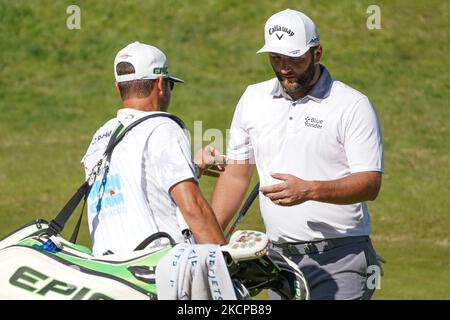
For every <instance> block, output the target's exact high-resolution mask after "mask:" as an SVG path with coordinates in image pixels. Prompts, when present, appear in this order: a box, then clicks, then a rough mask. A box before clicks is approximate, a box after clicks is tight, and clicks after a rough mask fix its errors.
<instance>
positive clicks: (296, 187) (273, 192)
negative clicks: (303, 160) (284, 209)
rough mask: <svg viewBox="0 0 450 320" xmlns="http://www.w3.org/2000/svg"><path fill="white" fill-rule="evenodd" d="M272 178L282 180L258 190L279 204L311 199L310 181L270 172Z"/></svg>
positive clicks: (296, 202)
mask: <svg viewBox="0 0 450 320" xmlns="http://www.w3.org/2000/svg"><path fill="white" fill-rule="evenodd" d="M270 175H271V176H272V177H273V178H275V179H278V180H281V181H283V182H282V183H278V184H274V185H271V186H266V187H262V188H260V191H261V192H262V193H263V194H264V195H265V196H266V197H268V198H269V199H270V200H272V201H273V202H274V203H275V204H277V205H280V206H294V205H297V204H301V203H303V202H305V201H308V200H312V199H311V187H312V185H311V181H305V180H302V179H300V178H297V177H296V176H293V175H291V174H284V173H271V174H270Z"/></svg>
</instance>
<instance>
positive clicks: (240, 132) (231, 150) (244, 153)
mask: <svg viewBox="0 0 450 320" xmlns="http://www.w3.org/2000/svg"><path fill="white" fill-rule="evenodd" d="M246 93H247V91H246V92H244V94H243V95H242V97H241V99H240V100H239V102H238V104H237V106H236V110H235V111H234V116H233V121H232V122H231V128H230V138H229V141H228V147H227V157H228V158H229V159H231V160H247V159H251V160H253V159H254V152H253V146H252V144H251V141H250V135H249V128H248V120H247V119H246V117H245V112H246V111H247V110H246V96H247V95H246Z"/></svg>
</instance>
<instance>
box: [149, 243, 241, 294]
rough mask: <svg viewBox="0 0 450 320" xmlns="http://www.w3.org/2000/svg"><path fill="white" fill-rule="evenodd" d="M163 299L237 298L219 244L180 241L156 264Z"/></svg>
mask: <svg viewBox="0 0 450 320" xmlns="http://www.w3.org/2000/svg"><path fill="white" fill-rule="evenodd" d="M156 288H157V292H158V299H159V300H236V294H235V292H234V288H233V284H232V282H231V278H230V274H229V273H228V269H227V266H226V264H225V259H224V258H223V254H222V252H221V251H220V248H219V246H218V245H211V244H195V245H192V244H186V243H180V244H177V245H176V246H175V247H174V248H173V249H172V251H170V252H169V253H168V254H167V255H166V256H165V257H164V258H162V259H161V261H160V262H159V264H158V266H157V267H156Z"/></svg>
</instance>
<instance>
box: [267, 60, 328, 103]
mask: <svg viewBox="0 0 450 320" xmlns="http://www.w3.org/2000/svg"><path fill="white" fill-rule="evenodd" d="M333 81H334V80H333V78H332V77H331V75H330V73H329V72H328V70H327V68H325V66H323V65H320V77H319V80H317V82H316V84H314V86H313V87H312V88H311V90H309V92H308V94H307V95H306V96H305V97H304V98H300V99H299V100H303V99H306V98H309V99H311V100H313V101H316V102H320V101H322V100H323V99H325V98H326V97H328V96H329V95H330V90H331V86H332V84H333ZM270 94H271V95H273V96H274V97H284V98H286V99H288V100H292V98H291V96H289V95H288V94H287V93H286V91H284V88H283V86H282V85H281V83H280V81H279V80H278V79H277V80H276V81H275V86H274V87H273V89H272V91H271V92H270Z"/></svg>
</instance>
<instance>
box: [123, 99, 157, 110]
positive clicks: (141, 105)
mask: <svg viewBox="0 0 450 320" xmlns="http://www.w3.org/2000/svg"><path fill="white" fill-rule="evenodd" d="M122 105H123V107H124V108H130V109H136V110H140V111H147V112H148V111H158V106H156V105H154V104H153V103H152V102H151V101H150V99H146V98H144V99H139V98H130V99H127V100H124V101H122Z"/></svg>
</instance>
